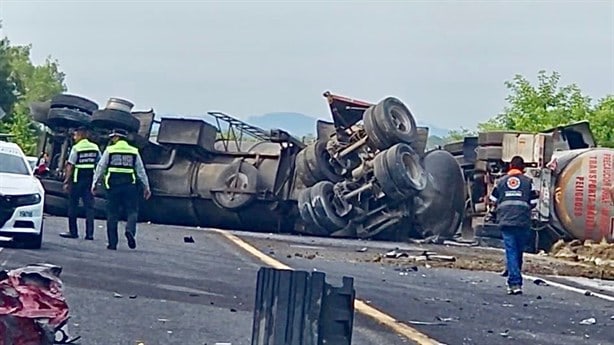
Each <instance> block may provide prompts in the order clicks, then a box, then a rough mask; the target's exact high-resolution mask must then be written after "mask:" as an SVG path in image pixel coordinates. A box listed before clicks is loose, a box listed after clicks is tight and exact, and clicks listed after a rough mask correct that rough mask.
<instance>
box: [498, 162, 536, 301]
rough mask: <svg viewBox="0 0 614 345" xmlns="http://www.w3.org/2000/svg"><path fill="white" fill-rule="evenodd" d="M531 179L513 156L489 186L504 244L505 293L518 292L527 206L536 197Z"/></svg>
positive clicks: (528, 232) (528, 216)
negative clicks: (506, 166)
mask: <svg viewBox="0 0 614 345" xmlns="http://www.w3.org/2000/svg"><path fill="white" fill-rule="evenodd" d="M532 184H533V181H532V180H531V178H529V177H528V176H526V175H524V160H523V159H522V157H519V156H515V157H513V158H512V161H511V162H510V169H509V170H508V173H507V175H506V176H504V177H503V178H501V179H500V180H499V181H498V182H497V185H496V186H495V188H494V189H493V191H492V193H491V195H490V200H491V201H492V202H494V204H495V212H496V218H495V219H496V220H495V221H496V223H497V224H498V225H499V228H500V229H501V234H502V236H503V243H504V246H505V259H506V260H505V261H506V268H507V269H506V271H507V293H508V294H510V295H519V294H522V256H523V253H524V248H525V246H526V244H527V243H528V241H529V238H530V235H531V209H533V208H534V207H535V206H536V205H535V204H534V203H533V202H532V201H533V200H535V199H537V195H536V193H535V192H534V191H533V190H532Z"/></svg>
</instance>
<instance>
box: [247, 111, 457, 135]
mask: <svg viewBox="0 0 614 345" xmlns="http://www.w3.org/2000/svg"><path fill="white" fill-rule="evenodd" d="M323 120H326V121H332V120H331V119H330V118H329V119H323ZM316 121H317V119H316V118H314V117H312V116H309V115H305V114H301V113H285V112H278V113H268V114H263V115H257V116H250V117H249V118H247V120H246V122H247V123H249V124H251V125H254V126H257V127H260V128H263V129H272V128H280V129H283V130H285V131H287V132H289V133H291V134H292V135H294V136H297V137H301V136H305V135H308V134H315V132H316ZM418 125H419V126H426V127H429V135H435V136H438V137H445V136H447V135H448V132H449V131H450V130H449V129H445V128H441V127H437V126H433V125H430V124H427V123H420V122H418Z"/></svg>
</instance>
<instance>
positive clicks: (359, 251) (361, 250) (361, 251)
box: [356, 247, 369, 253]
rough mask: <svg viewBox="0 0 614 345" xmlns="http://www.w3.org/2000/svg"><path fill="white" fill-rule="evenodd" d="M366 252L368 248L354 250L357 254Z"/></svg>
mask: <svg viewBox="0 0 614 345" xmlns="http://www.w3.org/2000/svg"><path fill="white" fill-rule="evenodd" d="M368 250H369V248H367V247H362V248H359V249H356V252H358V253H366V252H367V251H368Z"/></svg>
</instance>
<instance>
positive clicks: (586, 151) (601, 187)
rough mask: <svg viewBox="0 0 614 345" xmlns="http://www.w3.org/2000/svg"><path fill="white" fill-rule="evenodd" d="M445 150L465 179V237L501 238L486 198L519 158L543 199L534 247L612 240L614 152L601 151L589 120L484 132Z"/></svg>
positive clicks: (534, 217) (535, 217) (539, 204)
mask: <svg viewBox="0 0 614 345" xmlns="http://www.w3.org/2000/svg"><path fill="white" fill-rule="evenodd" d="M444 149H445V150H446V151H448V152H450V153H451V154H452V155H453V156H454V157H455V158H456V160H457V161H458V163H459V165H460V166H461V167H462V169H463V172H464V176H465V180H466V181H465V182H466V184H465V185H466V192H465V198H466V211H465V219H464V222H463V224H464V225H463V227H462V235H463V236H464V237H466V238H472V237H473V236H474V235H475V236H477V237H479V238H481V239H500V238H501V233H500V231H499V229H498V227H497V226H496V224H495V219H494V218H493V217H491V216H490V214H491V210H492V207H493V205H492V203H491V202H489V198H488V196H489V194H490V192H491V191H492V189H493V188H494V186H495V184H496V182H497V180H498V179H499V178H501V177H502V176H504V175H505V172H506V171H507V167H508V165H509V163H510V161H511V159H512V157H513V156H516V155H518V156H521V157H523V158H524V161H525V163H526V164H527V168H526V172H525V173H526V175H527V176H529V177H530V178H531V179H532V180H533V188H534V189H535V190H537V191H539V195H540V197H539V200H538V201H537V205H536V207H535V209H534V210H533V214H532V221H533V230H534V232H533V234H534V242H533V245H532V246H533V248H534V249H546V250H548V249H549V248H550V246H551V245H552V244H553V243H554V242H555V241H557V240H559V239H563V240H571V239H579V240H594V241H601V240H606V241H608V242H614V208H612V207H611V206H610V197H609V193H608V188H609V186H611V185H612V184H613V183H614V176H613V175H614V149H611V148H604V147H598V145H597V143H596V141H595V138H594V137H593V134H592V132H591V129H590V124H589V123H588V122H586V121H582V122H578V123H573V124H569V125H564V126H559V127H556V128H552V129H549V130H546V131H543V132H540V133H530V132H520V131H492V132H482V133H478V135H477V136H470V137H466V138H464V139H463V140H462V141H458V142H454V143H450V144H447V145H445V146H444ZM487 241H488V240H487Z"/></svg>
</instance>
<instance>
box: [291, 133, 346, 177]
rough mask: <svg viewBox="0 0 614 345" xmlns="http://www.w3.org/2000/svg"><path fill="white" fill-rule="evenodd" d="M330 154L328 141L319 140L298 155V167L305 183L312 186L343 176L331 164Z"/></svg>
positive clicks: (298, 172)
mask: <svg viewBox="0 0 614 345" xmlns="http://www.w3.org/2000/svg"><path fill="white" fill-rule="evenodd" d="M329 160H330V154H329V153H328V151H327V150H326V142H325V141H321V140H318V141H316V142H314V143H311V144H309V145H307V146H306V147H305V148H304V149H303V150H301V152H299V153H298V154H297V155H296V160H295V163H296V169H297V174H298V177H299V178H300V179H301V181H302V182H303V184H305V186H307V187H311V186H313V185H314V184H316V183H317V182H319V181H332V182H339V181H341V180H343V177H342V176H339V175H337V173H336V172H335V171H334V170H333V167H332V165H331V164H330V161H329Z"/></svg>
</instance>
